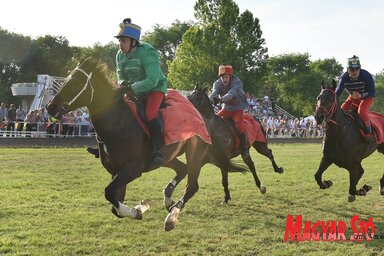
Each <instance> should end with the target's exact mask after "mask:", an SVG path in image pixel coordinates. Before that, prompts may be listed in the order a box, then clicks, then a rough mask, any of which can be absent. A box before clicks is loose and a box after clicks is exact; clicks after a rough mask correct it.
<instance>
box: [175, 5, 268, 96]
mask: <svg viewBox="0 0 384 256" xmlns="http://www.w3.org/2000/svg"><path fill="white" fill-rule="evenodd" d="M194 9H195V17H196V19H197V20H198V21H197V23H196V24H195V25H193V26H191V27H190V28H189V29H188V30H187V31H186V33H185V34H184V35H183V37H182V43H181V45H180V46H179V47H178V49H177V54H176V58H175V60H174V61H173V62H171V63H170V65H169V75H168V78H169V80H170V81H171V82H172V83H173V84H174V85H175V86H176V88H178V89H192V88H193V86H194V85H195V84H196V83H199V84H204V83H209V84H212V83H213V81H214V80H216V79H217V68H218V65H219V64H221V63H226V64H231V65H232V66H233V67H234V69H235V75H238V76H239V77H240V78H241V79H242V81H243V83H244V87H245V90H246V91H251V92H256V91H257V90H258V86H260V85H261V84H262V78H263V76H264V72H265V71H266V61H267V58H268V55H267V48H264V46H263V45H264V44H265V41H264V39H263V38H262V37H261V36H262V32H261V29H260V25H259V20H258V19H257V18H254V17H253V15H252V13H251V12H249V11H245V12H244V13H242V14H239V7H238V6H237V5H236V3H235V2H233V1H232V0H209V1H203V0H198V1H197V2H196V4H195V6H194Z"/></svg>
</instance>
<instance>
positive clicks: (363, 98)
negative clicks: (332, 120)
mask: <svg viewBox="0 0 384 256" xmlns="http://www.w3.org/2000/svg"><path fill="white" fill-rule="evenodd" d="M344 89H347V91H348V93H349V96H348V98H347V100H346V101H345V102H344V103H343V104H342V105H341V109H343V110H356V109H357V113H358V114H359V116H360V118H361V119H362V120H363V122H364V124H365V138H364V139H365V140H366V141H368V142H371V143H372V142H374V141H375V135H374V134H373V133H372V127H371V123H370V121H369V117H368V112H369V109H370V108H371V106H372V104H373V101H374V99H375V95H376V92H375V82H374V80H373V77H372V75H371V74H370V73H369V72H368V71H367V70H365V69H361V65H360V60H359V58H358V57H357V56H355V55H353V57H352V58H349V59H348V70H347V72H345V73H344V74H343V75H342V76H341V79H340V82H339V85H338V86H337V88H336V95H337V97H339V96H340V95H341V93H342V92H343V91H344Z"/></svg>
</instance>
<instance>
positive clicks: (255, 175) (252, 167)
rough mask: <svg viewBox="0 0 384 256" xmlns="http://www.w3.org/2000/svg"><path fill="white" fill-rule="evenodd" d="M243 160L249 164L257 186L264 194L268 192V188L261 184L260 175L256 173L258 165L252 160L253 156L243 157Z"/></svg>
mask: <svg viewBox="0 0 384 256" xmlns="http://www.w3.org/2000/svg"><path fill="white" fill-rule="evenodd" d="M243 161H244V163H245V164H246V165H247V166H248V168H249V170H251V173H252V175H253V179H254V180H255V183H256V186H257V187H258V188H259V190H260V192H261V193H262V194H265V192H267V189H266V188H265V187H264V186H262V185H261V182H260V180H259V177H258V176H257V173H256V167H255V164H254V163H253V161H252V158H251V157H250V156H247V157H243Z"/></svg>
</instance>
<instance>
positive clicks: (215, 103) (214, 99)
mask: <svg viewBox="0 0 384 256" xmlns="http://www.w3.org/2000/svg"><path fill="white" fill-rule="evenodd" d="M219 103H221V98H220V96H217V97H214V98H213V104H214V105H217V104H219Z"/></svg>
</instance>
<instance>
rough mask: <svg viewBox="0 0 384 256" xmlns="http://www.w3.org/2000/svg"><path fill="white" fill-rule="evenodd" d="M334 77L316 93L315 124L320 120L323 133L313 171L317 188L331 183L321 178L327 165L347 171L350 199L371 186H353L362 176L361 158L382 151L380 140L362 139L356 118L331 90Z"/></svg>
mask: <svg viewBox="0 0 384 256" xmlns="http://www.w3.org/2000/svg"><path fill="white" fill-rule="evenodd" d="M335 89H336V81H334V80H333V85H332V87H325V86H324V84H322V86H321V92H320V94H319V96H318V97H317V105H316V113H315V118H316V121H317V123H318V124H321V123H323V126H324V129H325V136H324V138H323V157H322V158H321V161H320V165H319V168H318V169H317V172H316V174H315V179H316V182H317V184H318V185H319V186H320V188H321V189H326V188H329V187H330V186H332V184H333V183H332V181H330V180H325V181H323V180H322V175H323V172H324V171H325V170H326V169H327V168H328V167H329V166H330V165H331V164H333V163H334V164H336V165H337V166H339V167H342V168H345V169H347V170H348V172H349V195H348V201H349V202H353V201H354V200H355V199H356V195H366V193H367V192H368V191H369V190H370V189H371V187H370V186H368V185H364V186H363V187H362V188H361V189H359V190H357V189H356V186H357V183H358V182H359V180H360V178H361V177H362V176H363V173H364V169H363V167H362V166H361V161H362V160H363V159H364V158H366V157H368V156H369V155H371V154H372V153H373V152H374V151H376V150H377V151H379V152H381V153H384V144H382V143H381V144H373V143H368V142H365V141H364V139H363V138H362V136H361V134H360V131H359V127H358V125H357V123H356V120H355V119H356V118H354V117H353V116H352V115H351V114H349V113H345V112H344V111H342V110H341V108H340V107H339V106H338V101H337V97H336V93H335ZM380 193H381V194H382V195H383V194H384V175H383V177H382V178H381V180H380Z"/></svg>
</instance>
